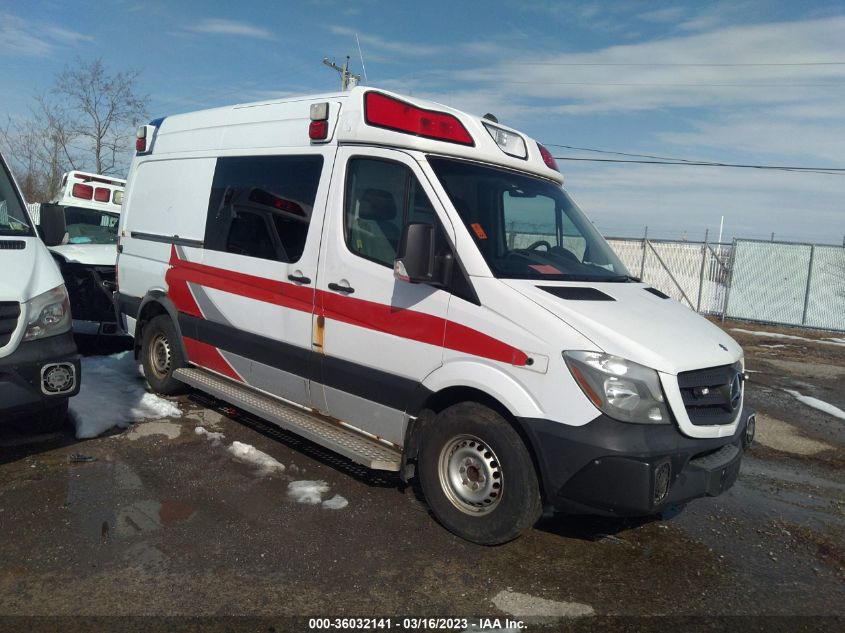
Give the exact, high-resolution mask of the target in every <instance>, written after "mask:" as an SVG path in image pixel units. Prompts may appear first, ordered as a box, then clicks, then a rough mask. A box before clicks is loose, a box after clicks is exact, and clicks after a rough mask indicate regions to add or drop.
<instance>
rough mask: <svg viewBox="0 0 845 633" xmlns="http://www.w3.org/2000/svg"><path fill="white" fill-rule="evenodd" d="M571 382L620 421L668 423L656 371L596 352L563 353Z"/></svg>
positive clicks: (601, 408) (603, 410) (661, 389)
mask: <svg viewBox="0 0 845 633" xmlns="http://www.w3.org/2000/svg"><path fill="white" fill-rule="evenodd" d="M563 359H564V360H565V361H566V365H567V366H568V367H569V371H571V372H572V377H573V378H575V382H577V383H578V386H580V387H581V389H582V390H583V391H584V394H585V395H586V396H587V397H588V398H589V399H590V400H591V401H592V403H593V404H594V405H596V408H598V409H599V410H600V411H602V412H603V413H606V414H607V415H609V416H610V417H611V418H614V419H616V420H621V421H622V422H638V423H642V424H668V423H669V422H670V420H671V418H670V417H669V409H668V408H667V407H666V402H665V398H664V397H663V388H662V387H661V386H660V377H659V376H658V375H657V372H656V371H654V370H653V369H649V368H648V367H643V366H642V365H639V364H637V363H634V362H631V361H629V360H625V359H624V358H619V357H618V356H611V355H610V354H602V353H600V352H564V353H563Z"/></svg>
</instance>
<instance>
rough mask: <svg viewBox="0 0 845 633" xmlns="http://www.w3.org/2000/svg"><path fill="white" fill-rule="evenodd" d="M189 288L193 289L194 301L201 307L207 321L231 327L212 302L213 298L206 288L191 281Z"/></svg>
mask: <svg viewBox="0 0 845 633" xmlns="http://www.w3.org/2000/svg"><path fill="white" fill-rule="evenodd" d="M188 287H189V288H190V289H191V293H192V294H193V295H194V301H196V302H197V305H198V306H199V307H200V310H201V311H202V314H203V316H204V317H205V318H206V319H208V320H209V321H214V322H215V323H222V324H223V325H231V323H229V321H228V320H227V319H226V317H225V316H223V313H222V312H221V311H220V309H219V308H218V307H217V306H216V305H215V303H214V301H212V300H211V297H209V296H208V293H207V292H206V291H205V288H203V287H202V286H200V285H199V284H195V283H193V282H190V281H189V282H188Z"/></svg>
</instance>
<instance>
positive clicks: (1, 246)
mask: <svg viewBox="0 0 845 633" xmlns="http://www.w3.org/2000/svg"><path fill="white" fill-rule="evenodd" d="M25 248H26V242H24V241H23V240H0V251H22V250H23V249H25Z"/></svg>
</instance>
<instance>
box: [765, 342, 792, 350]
mask: <svg viewBox="0 0 845 633" xmlns="http://www.w3.org/2000/svg"><path fill="white" fill-rule="evenodd" d="M760 347H768V348H770V349H778V348H781V347H792V345H787V344H786V343H781V344H779V345H766V344H764V343H761V344H760Z"/></svg>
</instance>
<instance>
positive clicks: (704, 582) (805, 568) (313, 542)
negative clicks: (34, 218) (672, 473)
mask: <svg viewBox="0 0 845 633" xmlns="http://www.w3.org/2000/svg"><path fill="white" fill-rule="evenodd" d="M723 326H724V327H725V328H726V329H727V330H728V331H729V332H730V333H731V334H732V335H733V336H735V338H737V339H738V340H739V341H740V343H741V344H742V345H743V346H744V347H745V350H746V358H747V363H746V364H747V367H748V369H749V370H750V371H751V380H750V382H749V384H748V388H747V399H748V401H749V402H750V403H751V405H752V406H754V407H755V408H756V409H757V410H758V411H759V412H760V416H759V418H758V428H759V430H758V441H757V442H756V443H755V445H754V446H753V447H752V449H751V451H750V452H749V453H748V454H747V455H746V458H745V460H744V462H743V467H742V472H741V474H740V478H739V481H738V482H737V484H736V485H735V486H734V488H732V489H731V490H730V491H729V492H728V493H726V494H724V495H723V496H721V497H718V498H708V499H701V500H698V501H696V502H693V503H691V504H689V505H688V506H687V507H686V508H684V509H682V510H680V509H676V510H673V511H671V512H667V513H665V514H664V515H663V516H661V517H653V518H650V519H647V520H636V521H633V520H608V519H599V518H595V517H552V518H546V519H543V520H542V521H541V522H540V523H539V524H538V525H537V526H536V527H535V528H534V529H533V530H530V531H529V532H528V533H526V534H525V535H524V536H523V537H522V538H520V539H518V540H517V541H515V542H512V543H509V544H507V545H503V546H500V547H496V548H483V547H479V546H475V545H472V544H470V543H467V542H464V541H462V540H460V539H458V538H456V537H454V536H452V535H451V534H450V533H448V532H447V531H445V530H444V529H443V528H441V527H440V526H439V525H438V524H437V523H436V522H435V521H434V520H433V519H432V518H431V517H430V516H429V514H428V510H427V508H426V506H425V503H424V502H423V501H422V500H421V499H420V498H419V497H418V495H417V494H416V492H415V490H414V488H413V487H403V486H401V485H400V482H399V481H398V480H397V479H395V478H394V477H392V476H389V475H384V474H382V473H371V472H368V471H366V470H365V469H363V468H361V467H359V466H357V465H355V464H352V463H351V462H349V461H347V460H345V459H343V458H340V457H338V456H336V455H333V454H332V453H329V452H327V451H325V450H323V449H321V448H319V447H316V446H314V445H312V444H310V443H308V442H305V441H303V440H301V439H298V438H296V437H294V436H291V435H288V434H286V433H283V432H280V431H278V430H276V429H275V428H274V427H272V426H270V425H267V424H264V423H261V422H260V421H257V420H254V419H252V418H249V417H246V416H241V415H239V414H237V412H234V411H232V410H230V409H227V408H225V407H223V406H222V405H220V404H219V403H215V402H213V401H211V400H209V399H206V398H203V397H199V396H197V395H193V396H185V397H181V398H178V399H175V400H174V402H176V403H177V404H178V405H179V406H180V408H181V409H182V411H183V413H182V415H181V417H178V418H171V419H163V420H155V421H150V422H143V423H139V424H136V425H135V426H134V427H133V428H131V429H128V430H122V431H115V432H114V433H112V434H111V435H107V436H104V437H99V438H96V439H92V440H85V441H78V440H76V439H75V438H74V437H73V434H72V431H71V430H70V429H68V430H67V431H66V432H62V433H57V434H52V435H44V436H38V437H26V436H21V435H18V434H16V433H15V432H14V431H12V430H10V429H8V428H4V429H0V530H2V534H3V546H2V548H0V616H13V615H17V616H20V615H44V616H57V615H64V616H79V615H85V616H110V617H113V616H116V615H121V616H164V615H170V616H174V615H175V616H192V617H193V616H267V617H270V618H274V617H275V618H285V617H289V616H312V617H313V616H320V617H327V616H331V617H335V616H393V617H397V616H403V615H406V616H474V617H486V618H490V619H491V621H492V620H493V619H495V618H499V619H500V623H499V628H500V629H501V630H507V628H506V623H505V619H506V618H509V619H510V620H520V621H522V622H523V624H526V625H527V626H528V627H529V629H531V628H534V629H545V630H558V629H560V628H562V627H564V626H573V624H572V623H573V622H575V623H579V625H580V626H582V627H588V628H595V626H597V625H598V623H599V622H602V623H603V624H602V626H604V627H605V628H607V627H608V626H610V624H611V623H615V624H616V625H619V626H622V628H624V626H627V623H628V622H629V620H627V619H624V618H623V619H616V620H604V619H602V620H596V618H604V617H605V616H674V617H682V616H684V617H685V616H708V617H711V618H712V617H714V616H732V617H733V616H789V615H793V616H826V617H827V618H830V617H831V616H839V618H843V617H845V582H843V581H845V477H843V465H845V464H843V444H845V420H841V419H838V418H837V417H835V416H833V415H830V414H828V413H825V412H822V411H820V410H817V409H815V408H812V407H810V406H808V405H807V404H805V403H804V402H802V401H799V400H798V399H797V398H796V397H795V396H794V395H792V394H791V393H790V391H793V392H799V393H800V394H802V395H804V396H809V397H814V398H817V399H818V400H821V401H824V402H826V403H829V404H831V405H834V406H835V407H838V408H840V409H845V389H843V386H845V346H837V345H833V344H830V343H829V342H828V341H825V339H826V338H830V337H833V336H834V335H830V334H824V333H811V334H807V333H806V331H800V330H786V329H779V328H773V327H768V326H754V325H749V324H747V323H727V324H724V325H723ZM733 328H740V329H744V330H750V331H758V332H759V331H762V332H771V333H774V334H784V333H785V334H789V335H796V336H802V337H805V338H807V339H814V340H796V339H785V338H781V337H777V336H765V335H764V336H760V335H755V334H748V333H744V332H736V331H734V330H733ZM779 345H787V347H775V346H779ZM86 349H87V351H88V352H97V351H114V350H112V349H108V350H103V349H102V348H97V347H94V348H92V347H90V346H88V347H87V348H86ZM197 427H202V428H203V429H205V431H206V432H197V431H196V430H195V429H196V428H197ZM215 434H222V435H215ZM236 442H240V443H241V444H243V445H249V446H252V447H254V449H256V451H260V452H261V453H262V454H264V457H262V458H259V460H258V461H255V460H254V459H252V458H253V457H255V453H254V452H251V451H249V450H247V449H244V448H243V446H238V447H235V448H234V449H233V447H232V444H233V443H236ZM264 458H267V459H269V461H267V459H264ZM251 459H252V461H251ZM262 460H263V461H262ZM274 464H275V465H274ZM294 482H316V483H313V485H312V486H311V487H310V488H309V487H308V486H309V485H310V484H302V483H297V484H295V485H294V486H291V484H292V483H294ZM303 486H305V488H304V490H305V491H306V492H309V491H310V492H311V493H313V494H311V495H310V496H309V494H305V495H303V494H302V492H303ZM314 495H316V501H317V502H316V503H306V502H304V501H303V500H305V501H312V502H313V501H314V500H315V499H314ZM338 497H339V498H341V499H342V500H343V501H347V502H348V503H347V505H343V503H342V502H341V501H338V500H337V498H338ZM329 499H335V500H334V501H333V502H331V503H329V504H324V503H323V502H325V501H328V500H329ZM760 621H762V622H765V628H766V630H818V629H819V628H821V629H825V628H827V629H829V630H835V629H836V628H837V627H841V626H843V625H845V620H841V619H839V620H836V619H833V620H832V619H818V618H816V619H799V620H786V619H779V617H775V618H773V619H767V620H754V619H751V620H742V621H741V623H742V628H743V629H745V630H756V629H754V627H753V626H752V625H753V623H755V622H760ZM48 622H54V623H55V621H48ZM72 622H80V620H70V621H65V625H67V624H68V623H72ZM93 622H95V621H88V626H86V627H83V628H88V629H93V628H97V627H96V626H95V625H94V624H93ZM103 622H106V623H109V622H111V624H108V625H107V626H106V628H109V629H110V630H117V629H116V628H115V627H114V626H113V625H114V622H113V621H111V620H104V621H103ZM156 622H159V621H155V620H147V621H145V625H144V626H145V630H153V629H155V626H153V625H154V624H155V623H156ZM189 622H194V623H197V622H201V623H203V624H204V625H207V627H204V628H210V627H212V626H213V625H214V624H215V623H218V622H219V621H217V620H205V621H194V620H191V621H189ZM238 622H239V623H240V624H241V625H243V626H249V627H252V626H253V624H254V625H255V627H257V628H255V629H254V630H265V631H266V630H269V628H268V626H267V625H266V622H265V621H255V622H253V621H248V620H239V621H238ZM279 622H282V624H277V625H276V627H275V628H273V627H270V628H273V630H286V627H285V625H284V622H288V624H289V625H290V627H289V628H291V630H293V629H296V630H309V629H308V627H307V623H306V622H305V621H298V620H297V621H296V624H291V623H292V622H294V621H292V620H284V619H282V620H280V621H279ZM635 622H638V623H639V624H641V625H645V624H646V623H648V622H652V621H644V620H638V621H635ZM658 622H659V623H660V625H661V626H667V625H668V624H669V623H675V622H677V621H674V620H659V621H658ZM682 622H687V624H689V622H696V621H695V620H694V621H682ZM739 622H740V621H734V624H735V625H737V624H738V623H739ZM42 624H43V621H42ZM4 626H6V627H9V626H11V627H12V628H10V629H8V630H20V629H21V628H24V627H23V625H22V623H21V621H17V620H10V619H9V618H8V617H7V618H2V617H0V630H4V628H3V627H4ZM163 626H164V627H165V628H164V629H162V630H165V629H167V630H175V629H176V624H175V621H172V620H169V621H164V625H163ZM632 626H633V625H632ZM673 626H675V624H673ZM26 628H30V629H32V623H31V621H27V623H26ZM393 628H394V629H396V630H403V629H402V628H401V627H399V626H398V625H397V624H396V623H394V625H393ZM676 628H677V627H676ZM681 628H686V629H689V628H690V627H689V626H685V627H684V626H682V627H681ZM731 628H734V627H733V626H732V627H731ZM65 629H66V630H67V627H65ZM186 630H187V629H186ZM196 630H199V629H196ZM221 630H222V629H221ZM227 630H233V629H227ZM249 630H253V629H252V628H250V629H249ZM451 630H463V629H461V628H455V629H451ZM513 630H516V629H513ZM626 630H629V629H626ZM630 630H633V629H630ZM702 630H716V629H715V628H714V629H702ZM760 630H762V629H760ZM840 630H841V629H840Z"/></svg>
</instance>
